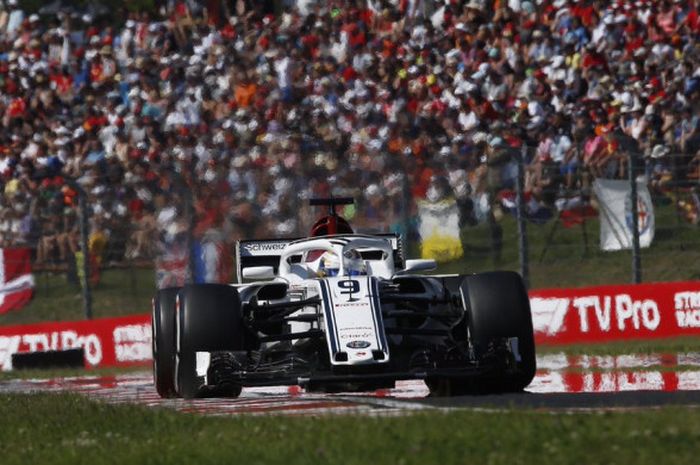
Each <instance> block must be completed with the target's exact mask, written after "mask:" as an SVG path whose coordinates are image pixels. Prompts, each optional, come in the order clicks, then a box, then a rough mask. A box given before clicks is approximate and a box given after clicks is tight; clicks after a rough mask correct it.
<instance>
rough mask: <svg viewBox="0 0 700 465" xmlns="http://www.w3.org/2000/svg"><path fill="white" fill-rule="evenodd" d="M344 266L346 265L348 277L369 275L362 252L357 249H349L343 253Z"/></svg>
mask: <svg viewBox="0 0 700 465" xmlns="http://www.w3.org/2000/svg"><path fill="white" fill-rule="evenodd" d="M343 264H344V265H345V272H346V274H347V275H348V276H360V275H365V274H367V269H366V267H365V261H364V260H363V259H362V256H361V255H360V252H358V251H357V250H355V249H348V250H346V251H345V252H343Z"/></svg>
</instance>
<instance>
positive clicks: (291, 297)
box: [153, 198, 536, 398]
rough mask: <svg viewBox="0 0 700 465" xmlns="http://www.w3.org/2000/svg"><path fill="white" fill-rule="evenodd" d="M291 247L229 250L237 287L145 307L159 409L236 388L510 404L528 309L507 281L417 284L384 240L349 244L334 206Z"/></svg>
mask: <svg viewBox="0 0 700 465" xmlns="http://www.w3.org/2000/svg"><path fill="white" fill-rule="evenodd" d="M351 201H352V199H338V198H335V199H315V200H312V204H315V205H328V206H329V207H330V214H329V215H328V216H325V217H323V218H321V219H320V220H319V221H318V222H317V223H316V225H315V226H314V229H313V232H312V235H311V237H309V238H305V239H300V240H254V241H241V242H239V243H238V244H237V250H236V252H237V268H238V281H239V282H238V283H235V284H231V285H224V284H191V285H187V286H185V287H182V288H170V289H163V290H160V291H158V293H157V295H156V296H155V298H154V300H153V354H154V378H155V384H156V388H157V390H158V393H159V394H160V395H161V396H162V397H175V396H181V397H184V398H194V397H206V396H237V395H238V394H239V393H240V392H241V389H242V387H244V386H261V385H283V384H288V385H295V384H298V385H301V386H302V387H305V388H306V389H307V390H323V391H340V390H342V391H361V390H372V389H377V388H383V387H392V386H393V385H394V382H395V381H396V380H401V379H422V380H424V381H425V382H426V384H427V386H428V387H429V388H430V390H431V393H432V394H434V395H460V394H466V393H486V392H514V391H521V390H522V389H523V388H525V387H526V386H527V385H528V384H529V383H530V382H531V381H532V378H533V377H534V375H535V368H536V367H535V344H534V337H533V330H532V320H531V315H530V306H529V300H528V296H527V293H526V291H525V287H524V286H523V282H522V280H521V278H520V276H519V275H518V274H516V273H513V272H509V271H496V272H489V273H479V274H465V275H420V274H417V273H418V272H421V271H429V270H432V269H434V268H435V261H434V260H405V259H404V254H403V250H402V246H401V240H400V237H399V236H398V235H392V234H385V235H371V236H370V235H361V234H353V233H352V230H351V228H350V226H349V225H348V224H347V222H346V221H345V220H344V219H343V218H342V217H340V216H338V215H337V214H336V213H335V206H336V205H338V204H344V203H349V202H351Z"/></svg>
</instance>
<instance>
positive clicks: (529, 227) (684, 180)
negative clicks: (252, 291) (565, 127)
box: [3, 147, 700, 319]
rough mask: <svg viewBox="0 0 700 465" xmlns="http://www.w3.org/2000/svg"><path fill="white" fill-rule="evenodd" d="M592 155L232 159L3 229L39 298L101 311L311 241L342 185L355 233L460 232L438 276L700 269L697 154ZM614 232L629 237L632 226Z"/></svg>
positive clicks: (555, 278) (74, 199)
mask: <svg viewBox="0 0 700 465" xmlns="http://www.w3.org/2000/svg"><path fill="white" fill-rule="evenodd" d="M408 156H409V157H410V156H411V155H408ZM594 161H595V160H593V161H591V160H590V159H588V160H585V159H584V158H583V157H581V159H580V160H579V163H578V164H575V163H570V164H568V165H567V164H566V163H563V162H561V161H554V160H551V159H548V158H547V157H543V156H542V154H541V153H538V148H536V147H525V148H501V149H500V151H499V152H496V151H494V150H492V149H491V148H490V147H489V148H487V149H486V152H485V155H481V156H480V155H479V153H473V154H471V155H470V154H467V155H466V156H464V159H463V160H462V161H461V162H459V163H454V162H450V163H447V164H445V165H444V166H443V165H441V164H440V163H434V164H430V165H423V166H419V165H416V164H415V163H414V160H408V159H407V160H403V159H402V160H401V163H395V164H394V165H390V166H385V167H384V169H383V171H377V172H376V173H372V172H370V173H369V175H368V179H369V182H365V181H363V182H362V183H360V182H355V181H356V180H354V179H352V178H347V177H346V178H342V179H341V178H332V177H331V178H320V177H319V174H318V173H317V172H315V171H313V170H311V169H302V170H301V172H298V173H296V172H295V173H291V172H288V173H284V172H282V173H280V172H279V170H277V169H275V167H273V168H269V169H268V168H262V169H255V170H250V171H247V170H243V169H240V170H239V169H237V168H236V166H235V164H232V165H231V169H230V171H225V172H223V173H219V172H214V173H213V174H212V173H208V172H207V175H206V176H209V177H205V178H204V179H202V178H201V176H199V175H198V174H196V172H195V171H194V169H193V168H191V167H187V166H183V167H182V169H181V170H179V171H177V172H176V171H171V172H167V173H160V174H159V175H158V176H157V177H154V178H151V179H150V180H149V179H147V177H148V176H146V177H144V179H136V180H135V181H133V182H131V183H130V184H128V185H127V186H126V187H120V186H110V187H109V188H107V189H104V188H100V186H102V185H107V186H109V182H108V179H105V180H104V181H105V182H104V184H103V183H100V182H99V180H97V181H98V182H94V180H93V184H88V185H87V186H85V197H84V202H82V203H81V202H80V198H81V197H80V195H78V194H79V190H80V188H81V186H75V185H74V186H73V187H74V188H73V189H70V183H69V182H68V181H66V180H63V181H62V182H63V184H62V185H60V186H59V185H58V182H57V183H56V186H55V192H58V193H60V196H61V197H60V199H59V200H60V201H59V202H58V203H61V204H62V205H60V207H61V209H60V210H58V213H57V210H56V208H54V207H55V205H54V203H56V196H53V197H52V196H45V197H40V198H39V199H37V200H35V201H34V202H35V203H34V205H33V207H32V209H31V211H32V212H33V214H34V217H33V218H30V219H31V222H32V224H33V226H34V229H31V228H30V229H29V230H28V231H29V232H27V233H26V234H25V236H24V237H23V238H22V239H21V240H15V239H16V238H15V237H14V236H12V233H11V231H9V232H5V233H4V236H3V239H4V246H5V247H13V246H17V245H19V246H29V247H31V248H32V250H33V269H34V272H35V280H36V294H37V296H38V297H40V298H41V299H39V300H43V301H48V302H52V301H53V303H54V304H55V302H63V303H64V304H65V303H66V302H69V303H70V305H72V306H75V307H80V308H82V312H83V314H84V315H85V316H86V317H88V318H89V317H91V316H92V313H91V310H90V308H94V309H99V311H100V312H102V313H101V314H102V315H109V314H110V313H115V312H116V313H117V314H120V313H123V312H125V311H126V312H129V311H137V310H142V309H144V308H147V307H148V306H149V305H150V298H151V296H152V293H153V290H154V289H155V288H156V287H160V288H162V287H168V286H172V285H182V284H184V283H186V282H203V281H230V280H232V279H233V276H232V274H233V270H234V269H235V266H234V263H233V261H232V260H233V258H232V257H233V253H232V251H233V247H234V244H235V242H236V241H237V240H240V239H249V238H272V237H284V238H294V237H303V236H304V235H305V234H307V233H308V231H309V230H310V227H311V225H312V223H313V221H314V220H315V219H316V218H317V217H318V216H319V215H321V214H323V213H324V211H323V210H322V209H320V208H319V207H311V206H309V203H308V199H309V198H311V197H321V196H328V195H331V194H333V195H335V196H350V197H353V198H355V199H356V204H355V205H353V206H347V207H344V208H342V209H341V210H340V213H341V214H342V215H344V216H345V217H346V218H347V219H348V221H349V222H350V223H351V224H352V225H353V227H354V228H355V230H356V231H357V232H362V233H372V232H387V231H392V232H398V233H400V234H401V235H402V237H403V240H404V247H405V249H406V251H407V253H408V255H410V256H418V255H420V254H421V253H422V252H427V251H429V250H430V251H432V250H437V252H438V253H439V252H440V247H444V244H445V241H450V240H452V241H454V243H453V244H452V245H451V246H450V247H451V248H450V249H449V250H448V251H447V252H446V254H445V255H444V256H441V257H440V258H442V260H441V261H442V263H440V271H441V272H457V273H465V272H478V271H485V270H491V269H511V270H516V271H519V272H521V274H522V275H523V276H524V277H525V278H526V280H527V282H528V283H529V287H530V288H531V289H537V288H553V287H581V286H590V285H602V284H609V283H618V284H623V283H635V282H657V281H674V280H675V281H688V280H696V279H700V268H698V267H697V263H699V262H700V234H698V232H699V231H698V224H699V219H700V218H699V216H700V215H699V211H700V199H699V189H700V187H699V186H700V184H699V178H700V176H699V172H700V168H699V166H700V160H699V159H697V157H695V158H693V157H692V156H688V155H684V154H670V153H663V154H661V156H659V153H656V154H654V156H651V155H649V154H646V155H645V154H642V153H630V152H621V153H619V154H617V155H615V156H614V157H612V158H611V159H609V160H608V162H607V164H604V163H602V164H600V166H598V165H595V163H594ZM630 161H631V162H630ZM331 168H333V167H332V166H330V165H329V167H328V168H327V169H331ZM324 172H325V171H320V173H322V174H323V173H324ZM210 174H211V176H210ZM600 177H603V178H605V179H610V180H615V181H617V184H616V186H617V187H616V188H619V187H620V186H621V185H622V186H623V187H625V188H629V189H628V190H627V192H623V194H624V195H623V197H622V198H623V200H622V204H621V208H622V211H623V214H622V215H623V216H622V218H617V219H615V213H614V212H613V211H612V209H611V207H610V206H609V205H607V203H606V202H608V200H607V199H606V200H605V202H601V198H600V196H601V192H606V191H605V189H607V188H608V186H603V187H600V185H603V184H605V183H601V182H599V181H597V180H598V179H599V178H600ZM630 179H637V180H638V182H637V183H636V184H634V183H631V182H630ZM360 184H361V185H360ZM66 185H68V186H69V189H68V190H66V189H65V187H64V186H66ZM633 186H634V188H635V190H636V191H633V190H632V187H633ZM49 187H50V186H49ZM600 189H603V190H602V191H601V190H600ZM646 192H648V196H647V194H646ZM606 195H607V194H606ZM47 199H48V200H47ZM633 199H634V200H633ZM436 206H440V208H436ZM633 209H636V210H637V211H636V214H634V213H633V211H632V210H633ZM4 211H9V207H8V206H6V207H5V209H4ZM10 213H11V212H10ZM10 213H6V215H10ZM431 215H433V217H432V219H431ZM18 218H19V219H23V218H22V217H21V214H18ZM635 220H636V222H637V227H636V228H635V227H634V222H635ZM430 221H433V223H435V224H437V225H438V226H440V227H441V228H442V230H443V232H445V231H444V230H447V231H446V233H445V234H443V235H441V236H439V237H440V239H439V241H437V243H431V242H430V241H429V240H428V238H427V237H426V233H425V226H426V225H427V224H431V223H430ZM606 222H607V223H608V226H610V224H611V223H612V224H613V226H615V225H617V227H619V228H622V229H621V230H627V231H629V232H631V235H630V238H629V243H628V244H624V247H622V248H621V250H618V251H606V250H603V249H602V239H601V234H603V235H604V234H605V232H604V231H601V228H603V229H605V225H603V226H601V223H606ZM613 229H614V228H613ZM635 231H636V233H634V232H635ZM650 232H651V233H652V236H649V235H650ZM610 234H612V237H613V239H617V240H620V235H621V234H623V233H622V232H620V231H617V232H616V231H614V230H613V232H612V233H610V231H608V235H609V236H610ZM649 237H651V239H649ZM450 238H452V239H450ZM455 238H456V239H455ZM645 241H646V242H645ZM623 242H624V241H623ZM635 243H639V244H640V246H639V247H636V246H635ZM84 249H87V250H88V251H89V253H88V254H87V257H88V259H87V260H84V259H83V254H82V251H83V250H84ZM457 257H459V258H457ZM87 290H91V291H92V292H91V293H90V294H87V293H86V291H87ZM71 299H72V300H71ZM64 304H62V305H64ZM54 306H55V305H54ZM47 307H49V305H47ZM125 309H127V310H125ZM129 309H133V310H129ZM46 312H47V313H46V318H50V319H61V316H60V313H58V311H48V310H46Z"/></svg>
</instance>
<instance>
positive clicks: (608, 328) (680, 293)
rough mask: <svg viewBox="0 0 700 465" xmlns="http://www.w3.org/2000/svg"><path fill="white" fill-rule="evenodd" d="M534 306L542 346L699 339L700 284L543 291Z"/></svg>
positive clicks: (532, 300) (532, 295)
mask: <svg viewBox="0 0 700 465" xmlns="http://www.w3.org/2000/svg"><path fill="white" fill-rule="evenodd" d="M530 306H531V308H532V321H533V326H534V328H535V340H536V341H537V342H539V343H548V344H574V343H591V342H610V341H619V340H628V339H652V338H663V337H675V336H695V335H700V281H687V282H673V283H651V284H637V285H618V286H598V287H586V288H580V289H539V290H533V291H530Z"/></svg>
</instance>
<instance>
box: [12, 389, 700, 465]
mask: <svg viewBox="0 0 700 465" xmlns="http://www.w3.org/2000/svg"><path fill="white" fill-rule="evenodd" d="M0 416H1V417H2V418H3V421H2V422H1V423H0V437H2V439H3V440H2V441H1V442H0V456H2V458H3V459H2V462H3V464H5V465H10V464H25V463H35V464H43V463H51V464H52V465H61V464H82V463H85V464H90V465H100V464H112V463H149V464H161V463H163V464H180V463H182V464H193V463H196V464H198V465H203V464H209V463H212V464H220V463H234V462H235V463H245V464H258V463H265V464H285V465H292V464H310V463H337V464H363V465H364V464H366V463H373V464H385V463H386V464H392V465H397V464H421V465H423V464H426V463H440V464H445V465H446V464H465V463H488V464H508V465H513V464H525V463H537V464H538V465H546V464H550V463H556V464H577V465H578V464H581V463H586V464H596V463H601V464H603V463H604V464H609V463H616V464H634V465H644V464H654V465H656V464H658V463H673V464H677V465H683V464H695V463H697V444H698V441H699V440H700V411H699V410H697V409H690V410H688V409H682V410H681V409H680V408H665V409H661V410H655V411H638V412H606V413H575V414H565V415H561V414H557V415H552V414H549V413H543V412H536V411H524V410H506V411H503V412H497V413H489V412H474V411H456V412H450V413H439V414H435V413H433V414H424V413H420V414H413V415H408V416H402V417H397V418H383V417H365V416H353V415H347V416H325V417H303V418H289V417H278V416H276V417H253V416H243V417H230V418H213V417H203V416H196V415H190V414H182V413H176V412H172V411H169V410H165V409H147V408H144V407H139V406H125V405H122V406H115V405H107V404H103V403H98V402H94V401H90V400H88V399H86V398H84V397H80V396H78V395H73V394H58V395H50V394H28V395H14V394H13V395H1V396H0ZM679 418H683V421H678V420H679Z"/></svg>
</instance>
